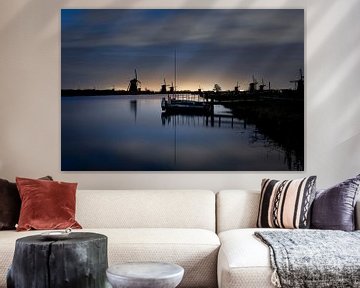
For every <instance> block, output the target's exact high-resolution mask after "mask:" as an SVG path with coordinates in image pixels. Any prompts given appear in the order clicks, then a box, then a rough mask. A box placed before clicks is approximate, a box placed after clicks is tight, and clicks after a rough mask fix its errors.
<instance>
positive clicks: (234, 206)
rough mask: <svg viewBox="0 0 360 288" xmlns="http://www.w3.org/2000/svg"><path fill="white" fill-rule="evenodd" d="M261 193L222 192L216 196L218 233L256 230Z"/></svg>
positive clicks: (242, 191) (243, 191) (245, 191)
mask: <svg viewBox="0 0 360 288" xmlns="http://www.w3.org/2000/svg"><path fill="white" fill-rule="evenodd" d="M259 199H260V193H259V191H249V190H240V189H238V190H222V191H220V192H219V193H217V194H216V220H217V221H216V225H217V230H216V231H217V233H220V232H223V231H226V230H232V229H239V228H255V227H256V219H257V214H258V209H259Z"/></svg>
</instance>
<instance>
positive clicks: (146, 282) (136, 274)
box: [106, 262, 184, 288]
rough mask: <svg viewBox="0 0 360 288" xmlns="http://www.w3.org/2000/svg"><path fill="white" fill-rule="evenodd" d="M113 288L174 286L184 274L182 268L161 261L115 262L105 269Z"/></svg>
mask: <svg viewBox="0 0 360 288" xmlns="http://www.w3.org/2000/svg"><path fill="white" fill-rule="evenodd" d="M106 276H107V278H108V280H109V282H110V284H111V285H112V286H113V287H114V288H175V287H176V286H178V285H179V284H180V282H181V280H182V278H183V276H184V268H182V267H181V266H179V265H176V264H171V263H161V262H133V263H124V264H117V265H114V266H111V267H109V268H108V269H107V270H106Z"/></svg>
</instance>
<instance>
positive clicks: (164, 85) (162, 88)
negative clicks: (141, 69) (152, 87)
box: [160, 78, 170, 94]
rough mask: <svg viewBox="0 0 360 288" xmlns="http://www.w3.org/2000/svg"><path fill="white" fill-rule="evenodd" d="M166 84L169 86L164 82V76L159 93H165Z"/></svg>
mask: <svg viewBox="0 0 360 288" xmlns="http://www.w3.org/2000/svg"><path fill="white" fill-rule="evenodd" d="M167 86H170V85H168V84H166V80H165V78H164V84H162V85H161V90H160V93H164V94H165V93H166V90H167V89H166V87H167Z"/></svg>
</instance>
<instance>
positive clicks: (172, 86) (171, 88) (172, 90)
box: [169, 82, 175, 93]
mask: <svg viewBox="0 0 360 288" xmlns="http://www.w3.org/2000/svg"><path fill="white" fill-rule="evenodd" d="M174 91H175V90H174V82H171V86H170V91H169V92H170V93H174Z"/></svg>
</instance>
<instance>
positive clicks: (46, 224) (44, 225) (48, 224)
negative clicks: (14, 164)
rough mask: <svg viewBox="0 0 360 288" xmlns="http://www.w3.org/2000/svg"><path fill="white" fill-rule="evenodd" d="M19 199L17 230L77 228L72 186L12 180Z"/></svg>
mask: <svg viewBox="0 0 360 288" xmlns="http://www.w3.org/2000/svg"><path fill="white" fill-rule="evenodd" d="M16 185H17V187H18V189H19V194H20V198H21V201H22V203H21V209H20V217H19V223H18V226H17V228H16V230H18V231H22V230H30V229H36V230H39V229H66V228H81V226H80V225H79V223H77V222H76V221H75V193H76V186H77V184H76V183H64V182H55V181H48V180H34V179H28V178H19V177H17V178H16Z"/></svg>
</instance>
